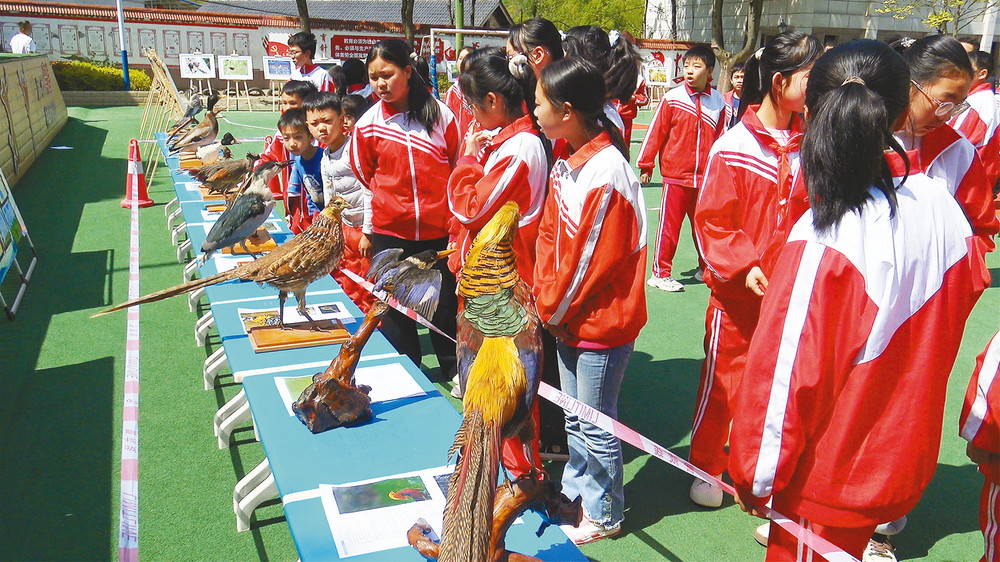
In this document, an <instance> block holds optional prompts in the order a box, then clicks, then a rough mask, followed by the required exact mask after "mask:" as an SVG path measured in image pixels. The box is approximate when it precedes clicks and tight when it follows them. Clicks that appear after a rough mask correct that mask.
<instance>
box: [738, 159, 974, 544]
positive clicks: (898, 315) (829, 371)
mask: <svg viewBox="0 0 1000 562" xmlns="http://www.w3.org/2000/svg"><path fill="white" fill-rule="evenodd" d="M870 194H871V199H870V200H869V201H868V202H866V203H865V204H864V206H863V207H862V209H861V211H860V212H850V213H848V214H846V215H845V216H844V217H843V218H842V219H841V221H840V223H839V225H838V226H837V227H836V228H834V229H832V230H831V231H829V232H827V233H819V232H816V231H815V230H814V229H813V226H812V212H811V211H809V212H807V213H806V214H805V215H804V216H803V217H802V219H801V220H800V221H799V222H798V223H796V225H795V226H794V227H793V228H792V232H791V235H790V236H789V239H788V242H787V244H786V245H785V247H784V248H783V249H782V252H781V255H780V257H779V259H778V261H777V264H776V266H775V271H774V275H773V276H772V277H771V280H770V284H769V287H768V290H767V296H765V297H764V302H763V305H762V310H761V318H760V322H759V324H758V329H757V331H756V333H755V335H754V339H753V341H752V343H751V344H750V352H749V354H748V356H747V363H746V371H745V373H744V376H743V380H742V384H741V386H740V389H739V391H738V392H737V396H736V402H735V406H736V407H735V408H734V418H733V427H732V433H731V435H730V453H729V459H730V462H729V473H730V475H731V476H732V478H733V482H734V483H735V485H736V487H737V489H738V490H739V492H740V493H741V495H742V496H743V497H744V498H745V499H747V500H748V501H750V502H751V503H753V504H754V505H763V504H764V503H765V502H766V501H767V500H768V498H769V497H771V496H773V497H774V502H775V508H776V509H778V510H779V511H782V512H783V513H784V514H785V515H786V516H789V517H792V518H793V519H794V518H795V516H799V517H801V518H804V519H806V520H808V521H811V522H815V523H817V524H819V525H830V526H836V527H840V528H859V529H862V530H863V532H867V533H869V534H870V533H871V531H872V530H874V527H875V525H877V524H879V523H882V522H884V521H893V520H895V519H897V518H899V517H901V516H902V515H904V514H906V513H907V512H908V511H910V510H911V509H912V508H913V507H914V505H916V503H917V500H919V498H920V495H921V493H922V492H923V490H924V488H925V487H926V486H927V484H928V482H930V479H931V476H932V475H933V473H934V469H935V467H936V465H937V457H938V450H939V448H940V441H941V427H942V423H943V419H942V418H943V415H944V403H945V397H946V395H947V393H946V389H947V382H948V375H949V374H950V372H951V369H952V366H953V364H954V361H955V356H956V354H957V353H958V348H959V345H960V343H961V341H962V334H963V332H964V330H965V323H966V320H967V318H968V315H969V313H970V312H971V310H972V308H973V306H974V305H975V303H976V301H977V300H978V299H979V296H980V295H981V294H982V292H983V290H984V289H985V287H986V286H988V284H989V271H988V270H987V268H986V262H985V260H984V257H983V256H984V253H985V249H984V248H983V241H982V240H981V239H980V238H979V237H977V236H974V235H973V233H972V229H971V228H970V226H969V222H968V220H967V219H966V218H965V214H964V213H963V212H962V209H961V208H960V207H959V205H958V204H957V203H956V201H955V199H954V197H952V196H951V194H950V193H948V191H947V190H946V189H945V188H944V187H943V186H941V185H940V184H938V183H936V182H934V181H932V180H929V179H928V178H926V177H923V176H919V175H918V176H911V177H910V178H909V179H908V180H907V181H906V183H905V184H903V185H902V186H900V187H899V189H898V191H897V201H898V206H897V209H896V212H895V214H893V215H892V216H890V208H889V204H888V200H887V199H886V198H885V196H884V195H882V194H881V192H879V191H878V190H876V189H874V188H872V189H871V190H870ZM900 475H905V477H900ZM862 534H863V533H862ZM867 538H868V537H867V536H863V537H862V540H861V541H860V546H859V551H858V552H852V554H855V556H858V557H860V554H861V552H860V550H863V549H864V545H865V543H866V542H867ZM769 556H770V552H769Z"/></svg>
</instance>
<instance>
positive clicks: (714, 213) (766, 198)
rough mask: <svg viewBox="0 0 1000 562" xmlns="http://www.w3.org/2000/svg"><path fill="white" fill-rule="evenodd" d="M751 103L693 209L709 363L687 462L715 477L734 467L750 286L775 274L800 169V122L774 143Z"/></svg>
mask: <svg viewBox="0 0 1000 562" xmlns="http://www.w3.org/2000/svg"><path fill="white" fill-rule="evenodd" d="M758 109H760V106H759V105H757V106H751V107H749V108H747V111H746V112H745V113H744V114H743V120H742V121H741V122H740V123H738V124H737V125H736V126H735V127H733V128H732V129H730V130H729V131H728V132H726V134H724V135H722V138H720V139H719V140H718V141H716V143H715V145H714V146H713V147H712V153H711V155H710V156H709V161H708V170H707V171H706V172H705V177H704V180H703V181H702V184H701V187H700V189H699V195H698V206H697V210H696V211H695V231H696V232H697V235H698V244H699V246H700V248H701V251H702V255H703V256H704V259H705V262H706V263H707V264H708V270H709V272H708V274H706V275H705V282H706V283H707V284H708V286H709V289H711V291H712V293H711V297H710V299H709V304H708V311H707V313H706V318H705V328H706V330H705V362H704V364H703V365H702V370H701V386H700V388H699V392H698V403H697V406H696V408H695V417H694V423H693V428H692V432H691V453H690V460H691V462H692V463H694V464H695V465H696V466H698V467H699V468H702V469H703V470H705V471H707V472H709V473H710V474H721V473H722V472H724V471H725V469H726V467H727V466H728V465H729V461H728V459H727V456H726V453H725V446H726V442H727V441H728V440H729V424H730V422H731V421H732V417H733V414H732V400H733V397H734V396H735V394H736V389H737V388H739V385H740V377H741V376H742V374H743V366H744V364H745V362H746V354H747V351H748V350H749V349H750V339H751V337H752V336H753V333H754V330H755V329H756V327H757V318H758V316H759V314H760V302H761V297H759V296H757V295H756V294H754V293H753V292H752V291H751V290H750V289H748V288H747V287H746V275H747V273H749V272H750V269H752V268H753V267H760V268H761V270H762V271H763V272H764V275H765V276H766V277H768V278H770V277H771V272H772V271H773V269H774V261H775V259H776V258H777V257H778V253H779V252H780V251H781V247H782V246H783V245H784V242H785V234H784V233H785V231H786V230H787V228H783V226H782V221H783V220H787V216H786V211H787V202H788V194H789V193H790V191H791V188H792V180H793V177H794V175H795V174H797V173H798V170H799V141H800V140H801V138H802V121H801V119H799V118H798V117H797V116H796V117H793V119H792V123H791V130H790V131H789V138H788V139H787V143H785V144H782V143H780V142H778V141H777V140H775V139H774V138H773V137H772V136H771V134H770V133H769V132H768V130H767V129H766V128H765V127H764V126H763V125H761V123H760V120H759V119H758V118H757V113H756V112H757V110H758Z"/></svg>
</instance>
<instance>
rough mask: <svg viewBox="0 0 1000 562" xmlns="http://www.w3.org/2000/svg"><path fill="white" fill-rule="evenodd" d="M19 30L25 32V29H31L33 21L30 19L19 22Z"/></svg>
mask: <svg viewBox="0 0 1000 562" xmlns="http://www.w3.org/2000/svg"><path fill="white" fill-rule="evenodd" d="M17 30H18V31H20V32H21V33H24V32H25V30H31V22H30V21H28V20H24V21H19V22H17Z"/></svg>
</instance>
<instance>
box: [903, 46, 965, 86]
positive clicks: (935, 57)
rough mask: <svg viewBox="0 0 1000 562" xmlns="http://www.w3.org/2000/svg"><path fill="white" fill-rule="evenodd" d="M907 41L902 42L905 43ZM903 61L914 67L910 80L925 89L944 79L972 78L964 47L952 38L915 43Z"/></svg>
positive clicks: (904, 54)
mask: <svg viewBox="0 0 1000 562" xmlns="http://www.w3.org/2000/svg"><path fill="white" fill-rule="evenodd" d="M906 41H907V39H906V38H904V39H901V40H900V41H899V42H900V43H904V42H906ZM903 60H905V61H906V65H907V66H908V67H910V78H911V79H912V80H913V81H914V82H916V83H917V84H920V85H921V86H929V85H931V84H933V83H935V82H937V81H938V80H940V79H941V78H946V77H947V78H952V77H957V76H964V77H966V78H969V79H970V80H971V79H972V75H973V71H972V62H970V61H969V53H967V52H966V51H965V48H964V47H962V44H961V43H959V42H958V39H955V38H954V37H952V36H951V35H928V36H927V37H924V38H923V39H917V40H916V41H912V42H911V43H910V44H909V45H908V47H907V48H906V49H905V50H904V51H903Z"/></svg>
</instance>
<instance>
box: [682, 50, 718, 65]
mask: <svg viewBox="0 0 1000 562" xmlns="http://www.w3.org/2000/svg"><path fill="white" fill-rule="evenodd" d="M688 59H699V60H701V62H703V63H705V66H707V67H708V68H715V52H714V51H713V50H712V48H711V47H709V46H708V45H695V46H694V47H691V48H690V49H688V50H687V52H685V53H684V59H683V61H682V62H687V60H688Z"/></svg>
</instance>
